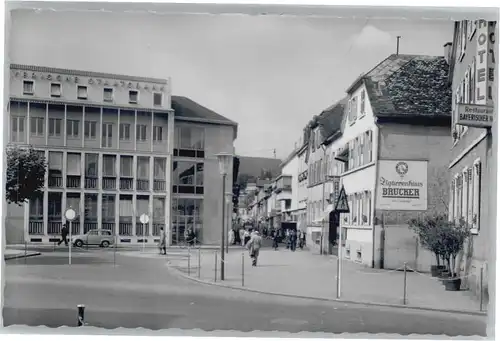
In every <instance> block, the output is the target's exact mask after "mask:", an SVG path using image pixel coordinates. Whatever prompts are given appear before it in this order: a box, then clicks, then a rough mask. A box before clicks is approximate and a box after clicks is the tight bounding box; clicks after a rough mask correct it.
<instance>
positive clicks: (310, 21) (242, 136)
mask: <svg viewBox="0 0 500 341" xmlns="http://www.w3.org/2000/svg"><path fill="white" fill-rule="evenodd" d="M452 33H453V23H452V22H451V21H445V20H442V21H438V20H409V19H366V18H326V17H323V18H321V17H299V16H298V17H292V16H270V15H262V16H249V15H202V14H198V15H195V14H192V15H187V14H185V15H182V14H177V15H154V14H132V13H130V14H126V13H82V12H50V11H41V12H34V11H33V12H31V11H13V12H12V16H11V28H10V38H9V42H10V46H9V58H10V61H11V62H12V63H18V64H35V65H41V66H49V67H59V68H68V69H79V70H87V71H97V72H106V73H118V74H126V75H132V76H144V77H155V78H167V77H171V78H172V89H173V94H174V95H182V96H186V97H189V98H191V99H192V100H194V101H196V102H198V103H199V104H201V105H203V106H205V107H207V108H210V109H212V110H214V111H215V112H217V113H219V114H221V115H223V116H225V117H227V118H229V119H231V120H233V121H236V122H238V124H239V126H238V138H237V140H236V141H235V147H236V153H237V154H238V155H246V156H261V157H274V152H276V157H278V158H285V157H286V156H287V155H288V154H289V153H291V152H292V150H293V148H294V145H295V143H296V142H298V141H299V140H300V138H301V136H302V130H303V128H304V127H305V125H306V124H307V122H308V121H309V120H310V119H311V118H312V116H314V115H318V114H320V113H321V111H322V110H323V109H325V108H327V107H328V106H330V105H331V104H333V103H335V102H336V101H338V100H340V99H341V98H342V97H344V96H345V90H346V89H347V88H348V87H349V85H351V83H352V82H353V81H354V80H355V79H356V78H357V77H358V76H359V75H361V74H362V73H365V72H367V71H369V70H370V69H371V68H373V67H374V66H376V64H378V63H379V62H381V61H382V60H383V59H385V58H386V57H388V56H389V55H390V54H392V53H395V52H396V36H401V41H400V53H402V54H423V55H443V51H444V49H443V45H444V44H445V43H446V42H448V41H451V40H452Z"/></svg>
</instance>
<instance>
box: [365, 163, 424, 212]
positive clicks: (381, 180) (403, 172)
mask: <svg viewBox="0 0 500 341" xmlns="http://www.w3.org/2000/svg"><path fill="white" fill-rule="evenodd" d="M376 191H377V192H376V193H377V196H376V198H375V208H376V209H379V210H391V211H425V210H427V161H411V160H380V161H379V175H378V179H377V189H376Z"/></svg>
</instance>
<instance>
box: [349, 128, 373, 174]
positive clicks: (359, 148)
mask: <svg viewBox="0 0 500 341" xmlns="http://www.w3.org/2000/svg"><path fill="white" fill-rule="evenodd" d="M348 150H349V159H348V163H347V169H346V171H349V170H351V169H355V168H357V167H361V166H363V165H365V164H368V163H370V162H372V161H373V138H372V131H371V130H368V131H366V132H364V133H363V134H361V135H359V136H358V137H356V138H355V139H353V140H351V141H349V143H348Z"/></svg>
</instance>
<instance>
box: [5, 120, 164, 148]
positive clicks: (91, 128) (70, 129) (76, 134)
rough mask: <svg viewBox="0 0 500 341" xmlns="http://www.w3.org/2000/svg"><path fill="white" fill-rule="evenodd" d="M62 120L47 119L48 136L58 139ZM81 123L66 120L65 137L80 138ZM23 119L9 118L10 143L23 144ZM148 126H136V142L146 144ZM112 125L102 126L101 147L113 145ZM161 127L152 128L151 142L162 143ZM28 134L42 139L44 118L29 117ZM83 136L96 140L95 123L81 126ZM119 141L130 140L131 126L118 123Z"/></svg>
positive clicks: (91, 122)
mask: <svg viewBox="0 0 500 341" xmlns="http://www.w3.org/2000/svg"><path fill="white" fill-rule="evenodd" d="M63 121H64V120H63V119H60V118H49V125H48V136H49V137H60V136H61V134H62V128H61V127H62V124H63ZM80 123H81V121H80V120H71V119H68V120H66V135H67V136H68V137H69V138H76V139H79V138H81V126H80ZM24 124H25V118H24V117H20V116H14V117H11V142H25V136H24V130H25V129H24ZM148 127H149V126H148V125H146V124H137V125H136V133H135V137H136V140H137V141H139V142H146V141H147V140H148V136H149V134H148ZM113 130H114V124H113V123H103V124H102V147H112V145H113V143H112V140H113ZM164 130H165V131H166V129H164V127H163V126H153V142H155V143H161V142H163V141H164V133H165V132H164ZM30 133H31V136H36V137H43V136H44V135H45V118H44V117H30ZM83 135H84V136H85V139H86V140H95V139H96V138H97V121H90V120H88V121H87V120H86V121H85V123H84V126H83ZM119 137H120V141H130V139H131V124H130V123H120V126H119Z"/></svg>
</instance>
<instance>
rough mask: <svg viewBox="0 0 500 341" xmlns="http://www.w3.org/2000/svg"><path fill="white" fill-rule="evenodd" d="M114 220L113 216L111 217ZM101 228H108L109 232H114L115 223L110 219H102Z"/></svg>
mask: <svg viewBox="0 0 500 341" xmlns="http://www.w3.org/2000/svg"><path fill="white" fill-rule="evenodd" d="M113 220H114V218H113ZM102 229H103V230H108V231H111V234H113V235H114V234H115V223H114V222H112V221H103V222H102Z"/></svg>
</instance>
